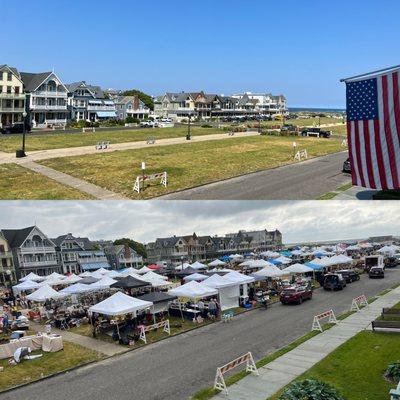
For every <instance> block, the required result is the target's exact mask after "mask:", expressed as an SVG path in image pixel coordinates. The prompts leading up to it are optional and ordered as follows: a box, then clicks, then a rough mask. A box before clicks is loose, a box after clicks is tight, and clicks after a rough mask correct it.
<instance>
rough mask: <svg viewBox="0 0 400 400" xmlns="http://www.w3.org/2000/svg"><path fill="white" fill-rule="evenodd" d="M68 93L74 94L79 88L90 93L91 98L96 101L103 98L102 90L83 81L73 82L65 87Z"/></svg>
mask: <svg viewBox="0 0 400 400" xmlns="http://www.w3.org/2000/svg"><path fill="white" fill-rule="evenodd" d="M65 86H66V87H67V89H68V90H69V91H70V92H75V91H76V90H77V89H79V88H80V87H84V88H86V89H88V90H89V92H91V93H92V95H93V97H95V98H97V99H103V98H104V92H103V89H102V88H101V87H100V86H93V85H88V84H87V83H86V82H85V81H80V82H73V83H69V84H67V85H65Z"/></svg>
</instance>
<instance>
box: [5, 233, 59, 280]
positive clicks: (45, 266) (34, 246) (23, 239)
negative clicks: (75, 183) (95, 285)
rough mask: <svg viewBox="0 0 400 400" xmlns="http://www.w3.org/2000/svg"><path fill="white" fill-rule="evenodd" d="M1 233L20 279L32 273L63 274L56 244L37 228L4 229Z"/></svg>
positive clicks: (43, 274)
mask: <svg viewBox="0 0 400 400" xmlns="http://www.w3.org/2000/svg"><path fill="white" fill-rule="evenodd" d="M1 233H2V235H3V237H4V238H5V240H6V241H7V244H8V249H9V251H11V253H12V259H13V263H14V267H15V270H16V275H17V277H18V278H21V277H24V276H26V275H28V274H29V273H30V272H34V273H35V274H38V275H42V276H45V275H49V274H51V273H52V272H62V269H61V266H60V265H59V263H58V260H57V252H56V245H55V243H54V242H53V241H52V240H51V239H49V238H48V237H47V236H46V235H45V234H44V233H43V232H42V231H41V230H40V229H39V228H38V227H37V226H30V227H28V228H23V229H3V230H2V231H1Z"/></svg>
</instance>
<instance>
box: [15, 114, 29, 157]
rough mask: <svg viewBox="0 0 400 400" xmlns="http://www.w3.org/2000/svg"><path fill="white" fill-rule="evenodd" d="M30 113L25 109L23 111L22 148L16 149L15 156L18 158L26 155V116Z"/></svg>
mask: <svg viewBox="0 0 400 400" xmlns="http://www.w3.org/2000/svg"><path fill="white" fill-rule="evenodd" d="M27 115H28V114H27V113H26V111H24V112H23V113H22V120H23V124H22V125H23V128H22V149H19V150H17V151H16V153H15V156H16V157H17V158H22V157H26V154H25V134H26V116H27Z"/></svg>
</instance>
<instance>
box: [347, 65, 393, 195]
mask: <svg viewBox="0 0 400 400" xmlns="http://www.w3.org/2000/svg"><path fill="white" fill-rule="evenodd" d="M399 73H400V68H397V69H395V70H393V69H392V70H390V72H386V73H381V74H376V75H373V76H368V78H364V79H362V78H359V79H356V78H354V79H349V80H345V82H346V100H347V137H348V145H349V156H350V163H351V171H352V172H351V173H352V181H353V185H358V186H362V187H366V188H371V189H400V97H399V91H400V78H399Z"/></svg>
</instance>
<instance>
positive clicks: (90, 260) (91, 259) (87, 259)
mask: <svg viewBox="0 0 400 400" xmlns="http://www.w3.org/2000/svg"><path fill="white" fill-rule="evenodd" d="M78 261H79V262H80V263H81V264H85V263H93V262H107V257H79V256H78Z"/></svg>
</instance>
